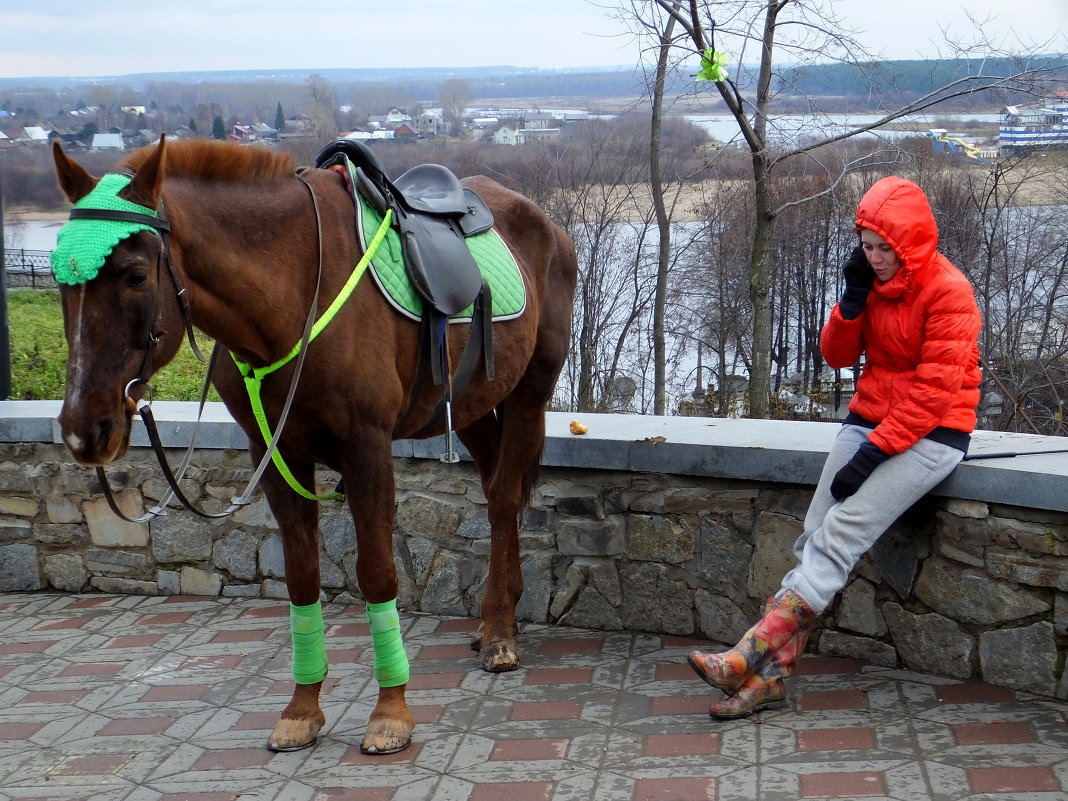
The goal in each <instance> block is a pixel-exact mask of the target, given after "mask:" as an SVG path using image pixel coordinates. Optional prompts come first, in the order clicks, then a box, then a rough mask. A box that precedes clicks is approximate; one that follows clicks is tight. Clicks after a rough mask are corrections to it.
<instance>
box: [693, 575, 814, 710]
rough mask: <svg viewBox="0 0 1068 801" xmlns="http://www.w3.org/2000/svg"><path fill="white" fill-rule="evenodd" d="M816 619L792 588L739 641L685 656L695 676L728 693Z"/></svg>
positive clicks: (741, 683) (737, 687)
mask: <svg viewBox="0 0 1068 801" xmlns="http://www.w3.org/2000/svg"><path fill="white" fill-rule="evenodd" d="M815 620H816V613H815V612H813V611H812V607H810V606H809V605H808V604H807V603H806V602H805V600H804V599H803V598H802V597H801V596H800V595H798V594H797V593H796V592H794V591H793V590H787V591H786V592H784V593H783V594H782V597H781V598H778V599H776V600H775V601H774V602H773V603H771V604H770V606H769V607H768V608H767V611H766V612H765V613H764V617H762V618H761V619H760V620H759V621H757V622H756V624H754V625H753V627H752V628H750V629H749V631H747V632H746V633H745V634H743V635H742V638H741V639H740V640H739V641H738V644H737V645H735V646H734V647H733V648H731V649H730V650H729V651H723V652H721V653H716V654H708V653H703V652H701V651H693V652H692V653H691V654H690V656H689V657H688V660H689V663H690V666H691V667H692V668H693V669H694V670H695V671H696V672H697V675H698V676H700V677H701V678H702V679H704V680H705V682H707V683H708V684H710V685H712V686H713V687H715V688H716V689H718V690H722V691H723V692H724V693H726V694H727V695H734V694H735V693H736V692H738V690H739V689H741V687H742V685H743V684H745V682H746V681H747V680H748V679H749V678H750V677H751V676H752V675H753V674H755V673H756V672H757V671H759V670H760V668H761V667H763V666H764V664H765V663H767V662H768V661H769V660H770V659H771V658H772V657H773V656H774V655H775V654H776V653H777V652H778V651H780V650H781V649H782V648H783V647H784V646H786V644H787V643H789V642H790V641H791V640H792V639H794V636H795V635H796V634H797V633H799V632H800V631H803V630H805V629H807V628H809V627H810V626H811V625H812V623H813V622H814V621H815Z"/></svg>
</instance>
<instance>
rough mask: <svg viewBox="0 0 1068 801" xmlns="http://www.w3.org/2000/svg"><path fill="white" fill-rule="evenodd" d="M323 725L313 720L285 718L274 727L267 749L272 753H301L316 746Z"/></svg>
mask: <svg viewBox="0 0 1068 801" xmlns="http://www.w3.org/2000/svg"><path fill="white" fill-rule="evenodd" d="M320 728H322V726H321V724H318V723H315V722H314V721H311V720H293V719H290V718H283V719H282V720H280V721H278V725H276V726H275V727H274V731H273V732H271V736H270V738H268V740H267V747H268V748H269V749H271V750H272V751H283V752H284V751H300V750H303V749H305V748H311V747H312V746H313V745H315V742H316V740H317V739H318V736H319V729H320Z"/></svg>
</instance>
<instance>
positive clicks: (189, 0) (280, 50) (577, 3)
mask: <svg viewBox="0 0 1068 801" xmlns="http://www.w3.org/2000/svg"><path fill="white" fill-rule="evenodd" d="M809 1H810V2H812V1H813V0H809ZM614 5H617V3H615V2H613V0H590V1H588V0H534V1H533V2H526V1H524V2H515V1H514V0H508V2H499V0H498V1H497V2H488V1H485V2H484V1H483V0H406V2H403V3H389V2H378V3H371V2H368V1H367V0H348V2H341V3H327V4H322V3H310V2H304V1H302V0H177V1H176V2H166V3H163V2H151V0H150V1H149V2H140V3H131V2H130V0H91V1H89V0H43V1H42V0H37V1H36V2H34V1H33V0H30V1H29V2H19V3H16V2H12V0H2V6H3V8H2V9H0V77H6V78H13V77H32V76H68V75H69V76H109V75H124V74H129V73H138V72H171V71H187V70H219V69H227V70H229V69H309V70H312V71H314V70H325V69H332V68H343V67H471V66H489V65H513V66H518V67H540V68H551V69H556V68H566V67H586V66H608V65H632V64H635V63H636V62H637V61H638V55H639V54H638V46H637V45H636V44H635V42H634V40H633V39H632V38H631V37H630V36H629V35H628V34H626V33H625V29H624V28H623V26H622V25H621V24H620V23H618V22H617V21H615V20H613V19H612V18H611V16H610V15H609V13H608V11H606V10H605V8H606V7H611V6H614ZM962 5H963V4H962V3H960V2H958V0H833V7H834V9H835V10H836V12H837V13H838V14H840V15H841V17H842V19H843V22H844V24H845V25H846V26H847V27H849V28H850V29H852V30H854V31H855V32H856V35H857V38H858V39H859V40H860V41H861V42H862V43H863V44H864V45H865V46H866V47H867V49H868V50H869V51H870V52H872V53H879V54H882V55H884V56H886V57H888V58H923V57H931V56H935V55H937V54H938V47H937V45H938V43H940V42H942V40H943V37H942V33H941V30H942V29H944V28H947V27H948V28H949V30H950V32H951V33H953V34H955V35H957V36H964V37H966V38H967V37H968V36H969V34H970V31H972V29H973V28H972V26H971V25H970V24H969V23H968V20H967V17H966V16H965V14H964V12H963V11H962ZM13 7H14V8H15V9H17V10H12V9H13ZM967 7H968V9H969V11H970V13H971V14H972V15H973V16H974V17H976V18H977V19H980V20H985V21H986V24H985V25H984V30H985V31H986V33H987V35H988V36H990V38H993V39H994V40H995V41H996V42H997V43H999V44H1003V45H1006V46H1008V47H1011V48H1013V49H1017V50H1019V49H1025V48H1028V47H1030V46H1031V45H1035V44H1045V43H1050V47H1049V49H1050V50H1053V51H1059V52H1068V0H974V2H971V3H968V4H967Z"/></svg>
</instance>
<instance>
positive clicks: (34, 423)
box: [0, 401, 1068, 512]
mask: <svg viewBox="0 0 1068 801" xmlns="http://www.w3.org/2000/svg"><path fill="white" fill-rule="evenodd" d="M60 406H61V402H60V401H0V442H46V443H47V442H51V443H56V444H61V443H62V439H61V437H60V433H59V424H58V422H57V421H56V417H57V415H58V414H59V409H60ZM152 409H153V412H154V414H155V417H156V422H157V424H158V425H159V430H160V436H161V438H162V440H163V443H164V445H165V446H166V447H168V448H185V447H186V446H187V445H188V443H189V439H190V437H191V436H192V434H193V431H194V428H195V426H196V417H197V404H196V403H181V402H164V401H158V402H156V403H155V404H153V407H152ZM573 419H577V420H579V421H580V422H581V423H583V424H585V425H586V426H587V427H588V432H587V433H586V434H583V435H575V434H572V433H571V432H570V430H569V424H570V422H571V421H572V420H573ZM838 428H839V424H837V423H810V422H794V421H786V420H747V419H723V418H710V417H658V416H652V415H615V414H571V413H562V412H549V413H548V414H547V415H546V435H547V438H546V443H545V451H544V455H543V458H542V463H543V464H545V465H549V466H553V467H565V468H575V469H580V470H630V471H634V472H652V473H669V474H677V475H691V476H708V477H716V478H726V479H732V478H733V479H744V480H749V481H770V482H774V483H784V484H800V485H808V486H813V485H815V484H816V482H817V481H818V479H819V474H820V470H821V469H822V467H823V462H824V460H825V459H826V456H827V452H828V450H829V449H830V446H831V443H832V442H833V441H834V437H835V434H836V432H837V431H838ZM247 443H248V440H247V438H246V437H245V434H244V432H243V431H242V430H241V429H240V427H239V426H238V425H237V424H236V423H235V422H234V420H233V418H232V417H231V416H230V413H229V412H228V411H227V410H226V407H225V406H224V405H223V404H221V403H209V404H207V405H206V407H205V410H204V415H203V418H202V422H201V427H200V431H199V432H198V434H197V447H198V448H203V449H242V450H243V449H244V448H246V447H247ZM131 445H132V446H133V447H148V445H149V443H148V437H147V436H146V434H145V431H144V428H143V427H142V425H141V422H140V419H136V420H135V428H134V432H133V435H132V437H131ZM454 448H455V450H456V451H457V452H458V453H459V454H460V456H461V458H462V459H469V458H470V457H469V455H468V454H467V451H466V450H465V449H464V448H463V446H462V444H461V443H460V442H459V440H456V439H454ZM1065 448H1068V437H1054V436H1042V435H1035V434H1017V433H1011V432H1001V431H976V432H975V433H974V434H973V435H972V445H971V449H970V451H969V455H971V456H973V457H974V456H977V455H980V454H988V453H1014V454H1020V455H1017V456H1012V457H1004V458H995V459H983V460H976V461H966V462H963V463H961V464H960V465H959V466H958V467H957V469H956V470H955V471H954V472H953V474H952V475H950V476H949V478H947V479H946V480H945V481H943V482H942V483H941V484H940V485H939V486H938V487H936V488H935V489H934V490H933V494H935V495H940V496H945V497H952V498H964V499H969V500H977V501H985V502H987V503H1003V504H1008V505H1012V506H1023V507H1031V508H1034V509H1048V510H1053V511H1060V512H1066V511H1068V453H1056V454H1048V455H1042V454H1040V453H1039V454H1035V453H1034V452H1036V451H1039V452H1041V451H1054V450H1061V449H1065ZM444 449H445V440H444V437H434V438H431V439H426V440H399V441H397V442H395V443H393V455H394V456H395V457H402V458H403V457H408V458H416V459H436V458H437V457H438V456H439V455H440V454H441V453H442V452H443V451H444ZM1025 454H1026V455H1025Z"/></svg>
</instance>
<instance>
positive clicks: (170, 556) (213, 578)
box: [0, 410, 1068, 698]
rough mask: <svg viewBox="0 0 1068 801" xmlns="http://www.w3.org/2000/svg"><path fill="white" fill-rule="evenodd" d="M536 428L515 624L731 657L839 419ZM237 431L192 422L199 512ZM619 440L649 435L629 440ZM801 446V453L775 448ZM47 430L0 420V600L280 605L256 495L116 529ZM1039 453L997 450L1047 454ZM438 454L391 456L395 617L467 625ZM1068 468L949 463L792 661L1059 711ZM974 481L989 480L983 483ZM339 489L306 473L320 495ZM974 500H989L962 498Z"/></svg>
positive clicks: (191, 482)
mask: <svg viewBox="0 0 1068 801" xmlns="http://www.w3.org/2000/svg"><path fill="white" fill-rule="evenodd" d="M20 411H21V410H20ZM53 412H54V410H49V413H53ZM184 413H185V412H183V414H184ZM53 416H54V414H53ZM160 417H161V413H160V411H159V410H157V418H160ZM550 419H551V425H550V439H549V441H548V443H547V448H546V458H545V460H544V467H543V470H542V476H541V481H540V483H539V485H538V487H537V489H536V491H535V493H534V497H533V499H532V504H531V506H530V508H529V509H528V510H526V512H525V513H524V516H523V520H522V526H521V529H522V530H521V548H522V564H523V574H524V579H525V584H526V589H525V591H524V594H523V598H522V601H521V603H520V608H519V616H520V617H521V619H523V620H526V621H536V622H553V623H561V624H570V625H575V626H582V627H590V628H597V629H638V630H651V631H655V632H660V633H668V634H674V635H680V636H694V637H704V638H708V639H712V640H718V641H724V642H727V641H730V642H733V641H734V640H735V639H736V638H737V637H738V636H739V635H740V634H741V633H742V632H743V631H744V630H745V629H746V627H747V626H748V624H749V623H750V621H751V620H752V619H753V617H754V616H755V615H756V613H757V609H758V607H759V605H760V604H761V603H762V600H763V599H764V598H765V597H767V596H768V595H769V594H772V593H773V592H774V591H775V590H776V589H777V588H778V586H779V580H780V578H781V577H782V575H783V574H784V573H785V572H786V571H787V570H788V569H789V568H790V567H791V566H792V563H793V555H792V547H791V546H792V544H793V541H794V539H795V538H796V537H797V535H798V534H799V533H800V531H801V520H802V517H803V515H804V512H805V509H806V506H807V504H808V501H809V499H810V497H811V492H812V485H813V484H814V481H815V476H816V475H818V468H819V465H820V464H821V463H822V457H821V455H820V453H821V451H823V452H825V448H826V447H827V445H828V444H829V441H830V437H833V432H834V431H835V430H837V427H836V426H833V425H828V426H824V427H818V428H809V427H806V426H820V424H785V425H786V426H790V428H785V427H781V425H772V426H770V428H769V426H768V425H767V424H765V426H764V427H762V428H761V429H759V430H758V429H756V428H753V427H752V425H751V424H752V423H754V421H714V422H710V421H705V422H704V423H703V424H700V427H698V428H694V427H693V426H695V425H697V424H694V423H693V422H689V423H682V422H677V423H673V422H671V421H672V419H671V418H620V417H607V416H606V417H603V418H602V417H598V416H589V417H587V418H584V419H585V420H587V421H588V422H589V423H590V435H589V437H588V438H577V437H572V436H571V435H569V434H567V433H566V420H565V419H564V418H562V417H560V416H553V415H550ZM41 420H45V421H47V425H44V424H42V423H41ZM732 423H734V424H736V425H733V426H732V425H731V424H732ZM212 426H214V429H213V428H212ZM227 426H230V428H227ZM686 426H689V428H686ZM723 426H729V428H722V427H723ZM796 426H801V427H802V428H800V429H796V428H794V427H796ZM232 428H233V426H232V423H227V422H226V420H225V418H223V419H219V420H214V421H211V422H209V426H208V431H209V434H210V436H209V437H208V440H215V442H214V443H212V442H209V443H208V444H209V447H205V448H202V449H199V450H198V451H197V453H196V455H195V457H194V460H193V466H192V468H191V469H190V471H189V473H188V475H187V478H186V480H185V482H184V489H185V491H186V494H187V495H188V496H189V497H190V498H191V499H192V500H194V501H195V502H196V503H198V504H200V505H202V506H203V507H204V508H206V509H207V510H209V511H214V510H221V509H224V508H225V507H226V506H227V505H228V503H229V500H230V498H231V497H232V496H234V495H236V494H238V493H239V492H240V491H242V490H243V489H244V486H245V484H246V482H247V481H248V478H249V476H250V474H251V470H250V466H249V463H248V457H247V454H245V453H244V452H243V451H242V450H240V449H239V448H238V447H234V444H235V442H234V441H235V439H237V440H240V436H239V435H238V434H235V433H234V432H233V430H232ZM636 428H648V429H649V431H650V433H649V435H648V436H638V437H636V436H635V431H636ZM715 428H721V430H719V431H716V430H714V429H715ZM747 428H748V432H746V429H747ZM46 430H47V436H46V435H45V431H46ZM188 430H189V424H188V421H187V420H185V419H177V420H176V422H175V423H174V430H173V431H171V432H170V433H169V434H168V436H170V437H171V438H172V439H175V440H182V441H184V440H185V439H187V438H188ZM759 431H763V432H764V433H763V434H760V433H759ZM797 431H800V432H801V434H800V435H798V436H799V440H798V441H800V442H803V443H804V444H803V445H798V444H797V443H795V442H792V441H791V436H793V435H794V434H795V433H796V432H797ZM694 432H696V433H694ZM791 432H794V434H792V433H791ZM643 433H644V432H643ZM991 436H994V435H991ZM998 436H999V437H1001V435H998ZM55 439H56V432H55V428H54V425H53V424H52V422H51V419H50V418H48V417H41V418H34V417H32V416H30V415H28V414H22V416H20V417H16V418H9V419H8V422H7V424H6V428H5V426H4V424H0V440H6V441H4V442H0V591H5V592H13V591H32V590H39V589H44V588H54V589H58V590H62V591H67V592H92V591H102V592H118V593H142V594H175V593H187V594H208V595H216V594H222V595H228V596H265V597H280V598H282V597H286V588H285V583H284V573H285V565H284V560H283V557H282V547H281V539H280V535H279V532H278V529H277V526H276V524H275V522H274V519H273V517H272V516H271V514H270V512H269V510H268V508H267V506H266V503H265V502H264V501H263V499H262V496H260V497H258V498H257V500H256V501H255V502H254V503H253V504H251V505H250V506H248V507H246V508H244V509H242V510H241V511H239V512H237V513H236V514H234V515H233V516H232V517H229V518H225V519H222V520H206V519H204V518H200V517H198V516H195V515H193V514H192V513H190V512H188V511H185V510H182V509H180V508H175V509H172V510H170V511H169V512H168V514H167V515H166V516H164V517H160V518H157V519H155V520H153V521H152V522H151V523H142V524H132V523H127V522H124V521H122V520H121V519H119V518H117V517H116V516H115V515H114V514H112V512H111V510H110V509H109V508H108V507H107V504H106V502H105V501H104V499H103V497H102V496H101V494H100V487H99V486H98V483H97V479H96V476H95V473H94V472H93V471H92V470H89V469H87V468H82V467H78V466H76V465H74V464H73V463H72V462H71V460H70V458H69V456H68V454H67V452H66V450H65V448H63V446H62V445H59V444H56V442H55V441H54V440H55ZM1047 439H1048V438H1047ZM35 440H36V441H35ZM48 440H51V441H48ZM695 440H700V441H695ZM765 440H766V441H765ZM1040 440H1042V438H1033V439H1028V440H1016V439H1014V440H1011V443H1010V444H1011V445H1012V447H1015V448H1017V449H1021V450H1022V449H1024V448H1041V447H1043V446H1044V447H1047V448H1049V447H1050V445H1049V443H1048V442H1042V441H1040ZM136 443H137V438H136V437H135V444H136ZM772 443H773V444H772ZM439 444H440V443H435V442H433V441H431V442H428V443H398V445H397V447H396V448H395V451H394V453H395V470H396V476H397V496H396V499H397V506H396V510H397V515H396V525H395V531H396V537H395V557H396V561H397V565H398V571H399V574H400V580H401V585H400V592H399V603H400V605H401V607H402V608H404V609H409V610H424V611H428V612H434V613H437V614H450V615H451V614H455V615H473V616H477V615H479V614H480V610H479V602H480V598H481V595H482V588H483V584H484V581H485V575H486V564H487V555H488V551H489V527H488V524H487V522H486V515H485V497H484V496H483V494H482V491H481V488H480V487H479V484H478V480H477V475H476V473H475V471H474V469H473V467H472V466H471V464H470V463H469V462H466V461H464V462H461V463H460V464H457V465H445V464H442V463H441V462H439V461H438V460H437V459H436V458H435V456H436V453H437V451H439V450H440V447H439ZM212 445H214V446H212ZM989 445H992V446H997V447H1001V446H1004V445H1005V440H1004V438H1003V437H1002V438H999V439H998V440H997V441H996V442H990V443H989ZM702 449H703V450H709V451H711V453H703V454H702V453H701V451H702ZM973 450H975V448H973ZM979 450H981V448H980V449H979ZM179 456H180V453H178V452H176V453H175V457H174V459H173V461H175V462H176V461H177V460H178V458H179ZM1045 458H1046V459H1047V460H1048V459H1049V458H1051V457H1045ZM1013 461H1014V462H1022V460H1013ZM657 462H659V463H660V465H659V467H658V466H657V465H656V464H655V463H657ZM728 464H729V465H730V469H728V468H727V467H725V466H724V465H728ZM598 465H599V466H598ZM1063 467H1064V466H1063V464H1061V465H1060V467H1059V468H1057V467H1053V468H1046V469H1042V470H1039V471H1035V470H1034V468H1033V466H1032V468H1028V467H1027V466H1017V465H1013V466H1011V467H1010V466H1008V464H1007V463H1006V462H1005V461H1004V460H990V461H989V462H987V463H985V464H982V463H968V464H967V465H966V466H964V465H962V467H961V468H958V473H957V474H955V476H954V479H953V481H952V482H948V483H947V485H944V487H943V488H940V489H939V490H937V491H936V493H933V494H932V495H931V496H928V497H927V498H925V499H923V500H922V501H921V502H920V503H918V504H917V505H916V506H915V507H913V508H912V509H911V510H909V512H908V513H906V514H905V515H904V516H903V517H902V518H901V520H899V521H898V522H897V523H896V524H895V525H894V526H893V527H892V528H891V530H890V531H888V532H887V534H886V535H885V536H884V537H883V538H882V539H881V540H880V541H879V543H878V544H877V545H876V547H875V548H874V549H873V550H872V552H871V553H870V554H869V555H868V556H866V557H865V558H864V559H863V560H862V562H861V563H860V565H858V567H857V569H856V571H855V572H854V575H853V577H852V578H851V581H850V583H849V585H848V586H847V587H846V588H845V590H844V591H843V592H842V593H841V594H840V595H839V597H838V598H837V599H836V600H835V603H834V604H833V605H832V606H831V608H830V609H828V610H827V612H826V613H825V614H824V615H823V616H822V618H821V621H820V627H819V629H818V630H817V632H816V635H815V636H814V637H813V638H812V642H811V644H810V650H815V651H818V652H820V653H824V654H832V655H840V656H850V657H856V658H860V659H863V660H866V661H869V662H872V663H875V664H878V665H884V666H891V667H892V666H896V665H905V666H907V667H909V668H910V669H913V670H920V671H928V672H931V673H936V674H939V675H943V676H950V677H955V678H961V679H966V678H971V677H975V678H982V679H983V680H984V681H986V682H988V683H991V684H995V685H1000V686H1006V687H1011V688H1014V689H1020V690H1026V691H1031V692H1035V693H1038V694H1041V695H1046V696H1057V697H1060V698H1068V671H1066V668H1065V657H1066V654H1068V511H1065V510H1064V509H1062V508H1060V507H1061V506H1063V505H1064V504H1065V500H1066V497H1068V493H1065V492H1063V488H1064V487H1066V486H1068V476H1064V475H1063V472H1064V471H1063ZM1029 469H1030V470H1031V471H1032V473H1031V474H1029V473H1028V471H1029ZM976 470H978V471H980V472H979V473H978V474H976V475H974V476H973V475H972V474H973V473H975V471H976ZM990 471H995V472H996V473H997V475H996V476H995V478H994V479H991V478H990V476H985V477H984V476H983V475H982V473H989V472H990ZM1021 471H1022V473H1023V475H1022V476H1021V475H1018V474H1019V473H1021ZM732 473H733V474H734V475H732ZM762 473H769V474H773V475H775V476H777V478H769V477H768V476H767V475H762ZM108 474H109V476H110V477H111V480H112V482H113V486H115V488H116V489H117V490H118V492H119V499H120V503H121V504H122V506H123V509H124V511H125V512H126V513H127V514H130V515H131V516H134V515H136V514H139V513H140V512H141V510H142V509H143V507H144V505H145V504H146V503H151V502H153V501H156V500H158V499H159V498H160V497H161V496H162V494H163V492H164V490H165V484H164V482H163V480H162V477H161V476H160V471H159V468H158V467H157V466H156V465H155V463H154V461H153V458H152V455H151V452H150V451H148V450H147V449H146V448H143V447H134V448H132V449H131V452H130V454H129V455H128V456H127V457H126V458H125V459H124V460H123V461H122V463H121V464H119V465H115V466H114V467H111V468H109V470H108ZM1051 478H1052V479H1053V480H1055V481H1059V480H1062V479H1063V480H1064V483H1063V484H1059V485H1057V486H1061V487H1062V490H1061V492H1060V495H1059V497H1057V498H1051V499H1050V501H1049V502H1048V503H1046V504H1045V506H1048V507H1052V508H1035V504H1034V499H1033V498H1029V499H1028V503H1027V505H1026V506H1024V505H1016V504H1010V503H1006V502H1005V499H1006V498H1009V499H1013V498H1028V496H1027V492H1028V491H1030V492H1033V487H1034V485H1036V484H1038V485H1041V484H1042V483H1043V481H1048V480H1050V479H1051ZM336 479H337V476H336V475H333V474H331V473H330V472H328V471H324V472H323V473H321V474H320V476H319V482H320V485H321V486H320V488H321V489H323V490H327V489H332V488H333V486H334V484H335V482H336ZM954 482H955V483H956V485H957V486H956V491H955V492H953V493H952V494H948V495H947V494H945V492H944V490H946V489H952V488H953V487H954ZM1014 482H1019V486H1018V487H1016V488H1015V489H1013V488H1012V487H1011V486H1009V487H1006V486H1005V485H1006V484H1012V483H1014ZM993 485H999V489H998V490H997V491H995V490H994V489H993ZM984 487H990V489H989V490H988V494H991V495H997V496H998V497H997V498H995V499H993V500H990V499H988V500H983V499H981V498H972V497H968V496H969V495H975V494H977V489H980V490H981V489H983V488H984ZM1025 487H1030V488H1031V489H1030V490H1027V491H1025ZM321 530H322V538H321V540H322V541H321V549H320V565H321V573H322V585H323V593H324V597H326V598H331V599H338V600H351V599H356V598H358V597H359V590H358V587H357V586H356V582H355V574H356V571H355V562H356V552H355V533H354V529H353V525H352V521H351V518H350V516H349V514H348V512H347V509H346V508H345V507H344V505H343V504H342V503H341V502H328V503H324V504H323V505H322V517H321ZM1023 655H1026V657H1024V656H1023Z"/></svg>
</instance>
